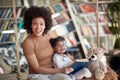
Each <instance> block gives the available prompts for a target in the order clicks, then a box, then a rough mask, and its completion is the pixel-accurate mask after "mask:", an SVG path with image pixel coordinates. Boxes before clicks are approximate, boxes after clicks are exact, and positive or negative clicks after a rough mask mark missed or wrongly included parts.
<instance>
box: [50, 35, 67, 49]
mask: <svg viewBox="0 0 120 80" xmlns="http://www.w3.org/2000/svg"><path fill="white" fill-rule="evenodd" d="M58 41H65V38H64V37H62V36H58V37H56V38H51V39H50V44H51V46H52V47H53V48H54V47H55V46H56V42H58Z"/></svg>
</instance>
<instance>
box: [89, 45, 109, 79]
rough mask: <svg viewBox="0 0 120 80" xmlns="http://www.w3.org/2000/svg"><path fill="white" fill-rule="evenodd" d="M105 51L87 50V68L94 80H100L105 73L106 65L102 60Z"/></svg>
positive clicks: (101, 49)
mask: <svg viewBox="0 0 120 80" xmlns="http://www.w3.org/2000/svg"><path fill="white" fill-rule="evenodd" d="M104 53H105V50H104V49H103V48H96V47H95V48H94V47H92V48H89V50H88V59H89V61H90V63H89V64H88V66H87V68H88V69H89V70H90V71H91V72H92V73H93V75H94V76H95V78H96V79H98V80H102V79H104V77H105V73H107V65H106V62H104V61H103V59H104V57H105V56H104Z"/></svg>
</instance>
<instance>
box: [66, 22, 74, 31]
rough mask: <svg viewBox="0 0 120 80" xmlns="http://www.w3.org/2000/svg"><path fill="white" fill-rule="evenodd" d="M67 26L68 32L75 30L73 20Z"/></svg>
mask: <svg viewBox="0 0 120 80" xmlns="http://www.w3.org/2000/svg"><path fill="white" fill-rule="evenodd" d="M66 28H67V30H68V32H71V31H74V30H75V26H74V24H73V23H72V22H70V23H68V24H67V25H66Z"/></svg>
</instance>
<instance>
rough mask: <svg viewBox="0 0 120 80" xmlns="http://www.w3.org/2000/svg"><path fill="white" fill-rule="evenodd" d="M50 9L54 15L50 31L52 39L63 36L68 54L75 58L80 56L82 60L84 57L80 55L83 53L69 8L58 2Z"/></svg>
mask: <svg viewBox="0 0 120 80" xmlns="http://www.w3.org/2000/svg"><path fill="white" fill-rule="evenodd" d="M49 8H50V10H51V12H52V13H53V15H52V19H53V27H52V29H51V31H50V34H51V35H52V37H56V36H63V37H64V38H65V40H66V45H67V47H68V50H67V52H71V54H72V55H74V56H75V55H79V56H78V57H79V58H82V55H81V53H80V52H81V51H80V50H79V49H78V48H79V47H78V45H79V44H80V43H79V39H78V34H77V32H76V29H75V25H74V23H73V20H72V17H71V15H70V12H69V9H68V7H67V6H66V4H65V3H63V2H58V3H55V4H54V5H51V6H49ZM72 48H73V49H72ZM73 50H75V51H73ZM78 50H79V51H78ZM73 52H75V54H73ZM78 52H79V53H78ZM78 57H77V58H78Z"/></svg>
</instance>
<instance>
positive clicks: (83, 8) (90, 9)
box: [79, 4, 96, 13]
mask: <svg viewBox="0 0 120 80" xmlns="http://www.w3.org/2000/svg"><path fill="white" fill-rule="evenodd" d="M79 7H80V9H81V11H82V12H83V13H90V12H95V11H96V10H95V8H94V5H92V4H80V5H79Z"/></svg>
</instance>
